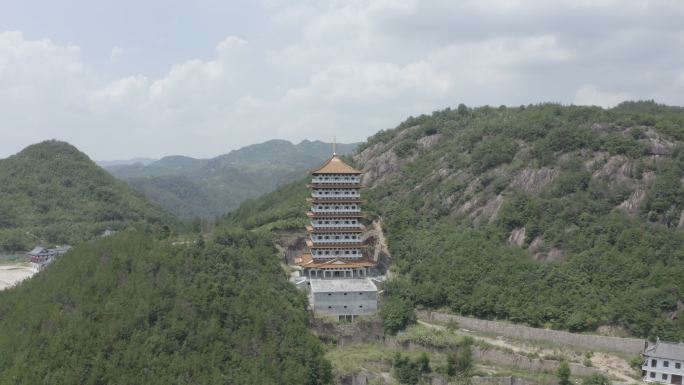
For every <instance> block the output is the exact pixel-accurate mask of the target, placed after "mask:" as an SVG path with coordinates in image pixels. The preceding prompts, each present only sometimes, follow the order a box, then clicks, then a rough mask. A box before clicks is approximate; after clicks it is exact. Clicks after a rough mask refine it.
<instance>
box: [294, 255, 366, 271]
mask: <svg viewBox="0 0 684 385" xmlns="http://www.w3.org/2000/svg"><path fill="white" fill-rule="evenodd" d="M295 265H297V266H299V267H301V268H304V269H330V270H335V269H349V268H364V267H375V266H377V262H375V261H373V260H371V259H368V258H366V257H364V258H359V259H346V258H332V259H329V260H320V259H313V258H312V257H311V254H309V253H304V254H302V255H300V256H299V257H297V258H295Z"/></svg>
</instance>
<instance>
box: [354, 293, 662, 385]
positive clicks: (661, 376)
mask: <svg viewBox="0 0 684 385" xmlns="http://www.w3.org/2000/svg"><path fill="white" fill-rule="evenodd" d="M345 307H346V306H345ZM661 378H662V379H663V380H667V374H663V375H662V376H661Z"/></svg>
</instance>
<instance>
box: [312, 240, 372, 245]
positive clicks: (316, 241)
mask: <svg viewBox="0 0 684 385" xmlns="http://www.w3.org/2000/svg"><path fill="white" fill-rule="evenodd" d="M311 242H313V243H314V245H316V244H330V243H334V244H350V243H359V242H361V238H357V239H313V238H312V239H311Z"/></svg>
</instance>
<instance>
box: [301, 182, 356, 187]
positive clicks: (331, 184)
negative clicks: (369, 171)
mask: <svg viewBox="0 0 684 385" xmlns="http://www.w3.org/2000/svg"><path fill="white" fill-rule="evenodd" d="M306 187H307V188H366V186H364V185H362V184H360V183H355V184H352V183H349V184H333V183H309V184H307V185H306Z"/></svg>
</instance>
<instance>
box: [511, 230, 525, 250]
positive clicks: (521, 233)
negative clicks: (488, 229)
mask: <svg viewBox="0 0 684 385" xmlns="http://www.w3.org/2000/svg"><path fill="white" fill-rule="evenodd" d="M508 242H509V243H511V244H513V245H517V246H522V245H523V244H524V243H525V228H524V227H521V228H519V229H514V230H513V231H511V235H509V236H508Z"/></svg>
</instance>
